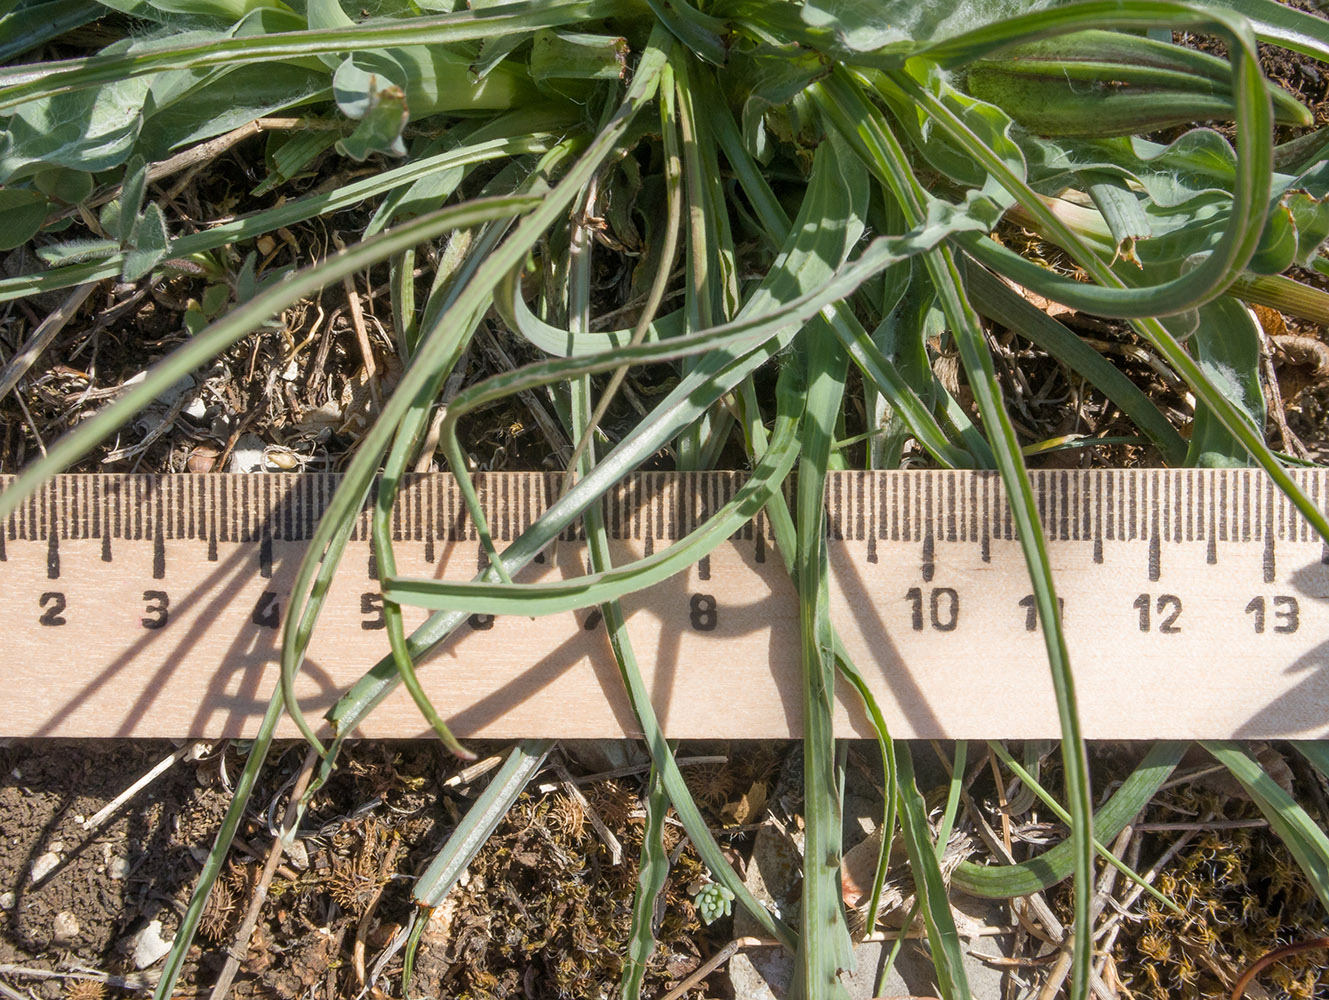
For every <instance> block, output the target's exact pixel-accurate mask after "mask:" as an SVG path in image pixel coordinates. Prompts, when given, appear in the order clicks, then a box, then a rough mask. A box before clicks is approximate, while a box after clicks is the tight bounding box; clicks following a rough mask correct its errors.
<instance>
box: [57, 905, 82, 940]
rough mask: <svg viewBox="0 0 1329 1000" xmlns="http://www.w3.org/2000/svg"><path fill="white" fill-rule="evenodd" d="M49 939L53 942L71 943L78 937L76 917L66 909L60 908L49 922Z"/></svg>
mask: <svg viewBox="0 0 1329 1000" xmlns="http://www.w3.org/2000/svg"><path fill="white" fill-rule="evenodd" d="M51 932H52V933H51V940H52V941H53V942H54V943H55V944H61V945H64V944H71V943H73V941H74V939H75V938H77V937H78V932H79V926H78V918H77V917H75V916H74V914H72V913H70V912H69V911H68V910H61V911H60V912H59V913H57V914H56V915H55V920H54V921H53V922H52V924H51Z"/></svg>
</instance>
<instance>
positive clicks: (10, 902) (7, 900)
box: [0, 892, 18, 910]
mask: <svg viewBox="0 0 1329 1000" xmlns="http://www.w3.org/2000/svg"><path fill="white" fill-rule="evenodd" d="M17 902H18V897H17V896H15V895H14V894H13V893H12V892H3V893H0V910H12V909H13V908H14V904H15V903H17Z"/></svg>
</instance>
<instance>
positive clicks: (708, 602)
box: [690, 594, 720, 632]
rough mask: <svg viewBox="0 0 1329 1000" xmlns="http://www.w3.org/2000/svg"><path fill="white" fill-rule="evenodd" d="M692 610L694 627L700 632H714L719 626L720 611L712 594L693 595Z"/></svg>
mask: <svg viewBox="0 0 1329 1000" xmlns="http://www.w3.org/2000/svg"><path fill="white" fill-rule="evenodd" d="M690 607H691V608H692V614H691V616H690V617H691V619H692V627H693V628H694V629H696V630H697V631H698V632H714V631H715V626H716V625H718V624H719V617H720V611H719V608H718V607H716V604H715V598H714V597H712V596H711V595H710V594H693V595H692V601H691V603H690Z"/></svg>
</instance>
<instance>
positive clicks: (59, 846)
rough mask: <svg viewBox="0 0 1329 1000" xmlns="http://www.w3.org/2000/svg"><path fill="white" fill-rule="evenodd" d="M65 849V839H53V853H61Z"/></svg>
mask: <svg viewBox="0 0 1329 1000" xmlns="http://www.w3.org/2000/svg"><path fill="white" fill-rule="evenodd" d="M64 849H65V842H64V841H63V840H53V841H51V853H52V854H59V853H60V852H61V851H63V850H64Z"/></svg>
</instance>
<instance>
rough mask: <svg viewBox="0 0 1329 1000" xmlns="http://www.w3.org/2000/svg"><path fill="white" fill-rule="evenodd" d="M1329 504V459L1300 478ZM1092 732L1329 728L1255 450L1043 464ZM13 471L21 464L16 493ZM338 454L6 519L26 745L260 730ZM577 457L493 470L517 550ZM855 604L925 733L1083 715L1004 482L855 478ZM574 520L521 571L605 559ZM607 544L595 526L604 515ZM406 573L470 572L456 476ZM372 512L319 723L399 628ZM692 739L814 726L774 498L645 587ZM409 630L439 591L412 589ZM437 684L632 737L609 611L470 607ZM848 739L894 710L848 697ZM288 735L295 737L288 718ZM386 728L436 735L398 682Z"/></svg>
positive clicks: (842, 501)
mask: <svg viewBox="0 0 1329 1000" xmlns="http://www.w3.org/2000/svg"><path fill="white" fill-rule="evenodd" d="M1293 475H1294V476H1295V477H1296V478H1297V479H1298V481H1299V482H1300V484H1301V486H1302V487H1303V489H1304V490H1305V491H1306V493H1307V494H1308V495H1309V496H1310V497H1311V498H1312V500H1313V501H1314V502H1315V503H1316V504H1317V505H1319V506H1322V507H1323V506H1325V505H1327V504H1329V470H1298V471H1296V472H1294V473H1293ZM1031 480H1032V482H1033V486H1034V490H1035V494H1036V496H1037V500H1038V510H1039V515H1040V519H1041V520H1042V523H1043V526H1044V530H1045V533H1046V535H1047V537H1048V542H1049V550H1050V554H1051V562H1052V566H1053V571H1054V579H1055V581H1056V584H1057V588H1058V594H1059V596H1060V598H1061V600H1062V608H1063V618H1064V624H1065V629H1066V635H1067V642H1068V645H1069V648H1070V653H1071V662H1072V667H1073V670H1074V674H1075V678H1076V684H1077V688H1078V693H1079V701H1080V706H1081V715H1082V721H1083V725H1084V730H1085V734H1086V736H1088V737H1090V738H1100V739H1137V738H1138V739H1154V738H1228V737H1249V738H1274V737H1288V738H1322V737H1324V736H1325V735H1326V734H1329V548H1326V547H1325V546H1324V545H1323V544H1322V542H1321V540H1320V539H1319V538H1318V536H1316V535H1315V534H1314V532H1312V531H1311V530H1310V528H1309V526H1308V525H1307V523H1306V522H1305V520H1304V519H1303V518H1302V517H1301V516H1300V515H1299V514H1298V513H1297V512H1296V510H1295V509H1294V508H1293V506H1292V504H1291V503H1290V502H1289V501H1288V500H1287V499H1286V498H1285V497H1284V496H1283V495H1282V494H1281V493H1280V492H1279V491H1278V490H1277V489H1276V488H1275V487H1274V485H1273V483H1272V481H1271V480H1270V479H1269V478H1268V477H1267V476H1266V475H1264V474H1263V473H1262V472H1259V471H1257V470H1249V469H1226V470H1196V469H1185V470H1150V469H1145V470H1092V471H1059V470H1058V471H1040V472H1033V473H1031ZM9 481H10V480H9V479H7V478H0V487H3V486H4V485H7V483H8V482H9ZM743 481H744V475H743V474H742V473H654V472H648V473H638V474H635V475H633V476H630V477H628V478H627V479H626V480H625V481H624V482H622V483H620V484H619V485H618V486H617V487H616V488H615V489H614V490H612V491H611V492H610V494H608V496H607V497H606V500H605V508H606V518H605V520H606V523H607V527H608V530H609V534H610V536H611V540H612V548H613V550H614V559H615V564H616V565H622V564H624V563H627V562H628V561H630V560H631V559H633V558H639V557H641V556H642V555H648V554H650V553H652V552H655V551H658V550H660V549H662V548H663V547H665V546H667V545H669V544H671V543H672V542H674V541H676V540H677V539H679V538H681V537H682V536H683V535H685V534H687V533H688V532H689V531H691V530H692V529H694V528H696V527H697V526H699V525H700V524H701V523H703V522H704V520H705V518H706V517H707V515H708V513H710V512H714V511H715V510H717V509H718V508H719V507H720V506H722V505H723V504H724V503H725V502H727V501H728V500H730V499H731V498H732V497H733V496H734V494H735V493H736V492H737V490H738V488H739V487H740V486H741V484H742V482H743ZM338 482H339V477H337V476H334V475H311V474H300V475H282V474H260V475H178V476H139V475H67V476H60V477H56V478H55V479H54V480H52V481H51V482H50V483H48V484H47V485H46V486H45V487H44V488H43V489H42V490H41V491H40V492H39V493H37V494H36V495H34V496H33V497H32V498H30V499H29V500H27V501H26V502H25V503H24V504H23V505H22V506H21V507H20V508H19V509H18V510H17V511H16V512H15V513H14V514H12V515H11V516H10V517H9V518H8V519H7V520H6V521H3V522H0V582H2V584H3V585H0V615H3V618H2V619H0V620H3V622H4V623H5V627H6V636H7V642H6V647H7V649H8V651H9V655H8V656H7V657H6V666H5V676H6V679H7V681H8V683H7V684H6V694H7V697H8V703H9V711H7V712H6V713H4V715H5V723H4V725H3V729H4V730H5V731H4V732H3V733H0V735H7V736H223V735H225V736H238V735H244V734H250V733H252V732H253V731H254V730H255V729H256V727H257V725H258V721H259V718H260V717H261V715H262V712H263V709H264V707H265V703H266V700H267V698H268V696H269V694H270V693H271V691H272V689H273V686H274V684H275V683H276V676H277V670H276V660H277V648H278V643H279V641H280V628H279V626H280V623H281V620H282V616H283V614H284V613H285V611H286V606H287V603H288V598H289V593H290V588H291V584H292V580H293V578H294V574H295V570H296V567H297V565H298V563H299V560H300V557H301V555H302V554H303V551H304V546H305V542H306V540H307V539H308V538H309V537H310V536H311V535H312V533H313V531H314V528H315V526H316V524H317V522H318V518H319V516H320V515H321V513H322V511H323V510H324V509H325V507H326V506H327V503H328V501H329V500H330V499H331V496H332V494H333V491H334V490H335V488H336V486H337V484H338ZM560 482H561V480H560V477H558V476H557V475H555V474H542V473H489V474H483V475H478V476H477V477H476V486H477V489H478V491H479V495H480V498H481V502H482V504H483V508H484V511H485V514H486V518H487V520H488V522H489V524H490V527H491V530H492V532H493V534H494V537H495V539H496V541H497V542H498V544H499V546H500V548H501V547H502V545H503V544H504V543H505V542H508V541H511V540H512V539H514V538H516V537H517V536H518V535H519V534H520V533H521V532H522V531H523V530H524V529H525V528H527V527H529V526H530V524H531V523H532V522H533V521H534V520H535V519H536V518H537V517H539V516H540V514H541V512H542V511H543V510H544V509H545V508H546V507H547V506H548V505H549V503H550V502H551V501H552V499H553V498H555V497H556V496H557V494H558V489H559V486H560ZM827 510H828V523H827V538H828V548H829V552H830V564H831V595H832V597H831V600H832V620H833V621H834V622H835V624H836V627H837V629H838V630H839V633H840V635H841V637H842V639H843V641H844V644H845V647H846V649H847V650H848V652H849V653H850V655H851V656H852V657H853V660H854V662H855V664H856V665H857V666H858V668H859V670H860V672H862V673H863V675H864V676H865V678H866V680H867V682H868V684H869V686H870V687H871V688H872V690H873V692H874V694H875V696H876V698H877V700H878V702H879V704H880V706H881V708H882V710H883V713H884V714H885V716H886V719H887V722H888V724H889V726H890V728H891V732H892V734H893V735H894V736H896V737H901V738H910V737H918V738H983V737H1005V738H1013V739H1019V738H1042V737H1053V736H1056V735H1057V734H1058V731H1059V730H1058V725H1057V716H1056V707H1055V703H1054V700H1053V695H1052V686H1051V682H1050V679H1049V676H1048V668H1047V664H1046V658H1045V654H1044V645H1043V639H1042V636H1041V634H1040V629H1039V625H1038V621H1037V615H1036V613H1035V609H1034V602H1033V597H1032V594H1031V593H1030V590H1031V588H1030V585H1029V582H1028V575H1027V572H1026V570H1025V565H1024V560H1023V556H1022V553H1021V550H1020V546H1019V544H1018V540H1017V539H1016V536H1015V531H1014V526H1013V523H1012V519H1011V514H1010V509H1009V506H1008V504H1007V502H1006V497H1005V493H1004V491H1003V489H1002V485H1001V482H1000V479H999V477H998V476H997V474H996V473H990V472H967V471H964V472H954V471H898V472H841V473H833V474H831V476H830V477H829V480H828V485H827ZM579 532H580V527H579V524H574V525H573V526H571V527H569V528H568V529H567V530H566V531H565V532H564V533H563V535H562V536H561V539H562V540H561V542H560V544H559V545H558V546H557V547H556V548H552V549H547V550H546V551H545V553H542V555H541V556H539V557H537V559H536V561H535V562H534V563H533V564H532V565H530V566H529V567H528V568H527V569H526V570H525V571H523V573H522V574H521V575H520V576H519V577H518V579H519V580H523V581H538V580H542V579H556V578H559V577H564V576H580V575H582V574H584V573H585V572H586V571H587V569H586V562H585V550H584V545H581V544H579ZM580 537H583V538H584V535H581V536H580ZM393 538H394V549H395V553H396V557H397V561H398V573H399V575H404V576H428V577H438V578H442V577H446V578H449V579H469V578H471V577H472V576H473V575H474V574H475V572H476V570H477V567H479V566H482V565H483V564H484V559H483V554H482V551H481V548H480V544H479V541H478V537H477V534H476V527H475V524H474V522H473V521H472V519H471V518H470V517H469V516H468V513H467V511H466V509H465V506H464V504H463V503H462V500H461V494H460V491H459V490H458V489H457V486H456V483H455V481H454V480H452V479H451V477H449V476H446V475H425V476H415V477H411V478H409V479H408V480H407V482H406V484H405V486H404V489H403V491H402V494H401V496H400V498H399V502H398V504H397V507H396V510H395V512H394V517H393ZM377 575H378V574H377V567H376V559H375V555H374V552H373V551H372V547H371V545H370V542H369V517H368V514H367V513H362V514H361V515H360V519H359V521H358V523H357V525H356V527H355V530H354V533H353V535H352V539H351V542H350V544H349V546H348V548H347V551H346V554H345V556H344V558H343V560H342V562H341V565H340V568H339V570H338V574H337V576H336V578H335V580H334V583H333V585H332V587H331V590H330V592H329V596H328V601H327V604H326V605H325V608H324V612H323V615H322V617H321V619H320V621H319V626H318V629H317V630H316V633H315V638H314V641H313V643H312V645H311V647H310V652H309V655H308V657H307V660H306V664H305V668H304V670H303V672H302V675H301V681H300V683H301V687H300V697H301V702H302V704H303V705H304V706H305V708H306V711H307V712H308V713H309V714H310V715H311V716H312V717H317V716H319V715H321V714H322V712H324V711H326V710H327V708H328V707H330V706H331V704H332V703H333V702H334V701H335V700H336V698H337V697H338V696H339V694H340V693H341V692H342V691H344V690H345V689H346V688H347V687H348V686H349V685H350V684H351V683H353V682H354V681H355V680H356V679H357V678H358V677H359V676H360V675H361V674H362V673H363V672H364V670H365V669H367V668H368V667H369V666H370V665H372V664H373V663H374V662H375V661H377V660H378V659H379V658H380V657H381V656H383V655H384V654H385V653H386V652H387V649H388V644H387V638H386V634H385V632H384V630H383V616H382V599H381V595H380V593H379V590H378V583H377ZM623 604H624V609H625V611H626V613H627V615H628V622H629V630H630V634H631V637H632V640H633V647H634V650H635V652H636V655H637V658H638V660H639V661H640V664H641V669H642V672H643V675H644V677H645V680H646V684H647V687H648V689H649V690H650V691H651V692H652V696H653V700H654V703H655V707H656V711H657V713H658V715H659V716H660V719H661V721H662V722H663V724H664V727H665V730H666V732H667V733H668V734H669V735H670V736H675V737H692V738H695V737H723V738H734V739H739V738H771V737H786V736H797V735H799V734H800V729H801V706H800V699H801V691H802V683H801V680H800V671H801V665H800V663H799V655H800V653H799V650H800V643H799V637H798V614H797V602H796V598H795V595H794V591H793V587H792V585H791V583H790V581H789V579H788V577H787V575H786V573H785V570H784V566H783V563H782V561H781V559H780V557H779V554H778V553H777V552H776V551H775V550H774V547H773V537H772V534H771V531H770V525H769V523H768V522H767V520H766V518H765V516H764V514H759V515H758V516H757V517H756V518H755V519H754V520H753V521H751V522H749V523H748V524H747V525H746V526H745V527H743V528H742V529H741V530H740V531H738V532H736V533H735V534H734V535H733V536H732V537H731V538H730V539H729V540H728V541H727V542H725V543H724V544H723V545H721V546H720V547H719V548H717V549H716V550H714V551H713V552H712V553H711V554H710V555H709V556H707V557H705V558H703V559H701V560H699V561H698V562H697V563H696V564H694V565H693V566H692V567H690V568H689V569H688V571H687V572H685V573H681V574H679V575H678V576H676V577H674V578H673V579H671V580H668V581H666V582H664V583H661V584H659V585H657V586H655V587H652V588H650V589H649V590H645V591H642V592H640V593H637V594H633V595H629V596H628V597H626V598H625V599H624V601H623ZM405 614H406V619H407V624H408V626H410V627H413V626H414V625H416V624H418V623H419V622H421V621H423V620H424V617H425V614H426V613H425V612H424V611H421V610H419V609H411V608H407V609H406V611H405ZM420 676H421V679H422V682H423V683H424V685H425V687H426V690H427V691H428V692H429V694H430V696H431V698H432V699H433V700H434V702H435V704H436V705H437V706H438V707H439V709H440V712H441V714H442V715H443V716H444V717H445V718H446V719H448V720H449V723H450V725H452V727H453V728H454V730H455V731H456V732H457V733H458V734H459V735H461V736H463V737H472V738H479V737H486V738H488V737H503V738H506V737H516V736H523V737H533V736H551V737H561V738H573V737H588V738H589V737H618V736H624V735H629V736H631V735H636V731H635V722H634V720H633V717H632V713H631V711H630V709H629V708H628V705H627V701H626V698H625V697H624V695H623V693H622V690H621V682H620V680H619V677H618V672H617V667H616V666H615V663H614V660H613V657H612V654H611V653H610V649H609V643H608V641H607V637H606V634H605V629H604V626H603V623H602V621H601V620H600V614H599V612H598V611H597V610H595V609H594V608H586V609H582V610H579V611H576V612H569V613H564V614H558V615H550V616H547V617H541V618H536V619H531V618H526V617H521V616H516V615H506V616H499V617H498V618H494V617H492V616H487V615H472V616H470V618H469V620H468V621H467V622H466V623H465V624H464V625H463V626H462V627H461V628H460V629H459V630H457V632H456V633H454V635H453V636H451V637H449V639H448V640H447V641H446V643H445V644H444V645H443V646H442V647H441V648H440V649H439V650H438V651H437V652H435V653H434V654H433V655H432V656H431V657H430V658H428V659H427V660H426V661H425V662H424V664H423V665H422V667H421V671H420ZM839 694H840V705H839V708H838V714H837V722H836V728H837V733H839V734H840V735H843V736H855V735H857V736H866V735H869V733H870V730H869V728H868V725H867V723H866V721H865V719H864V716H863V714H862V712H861V710H860V708H859V707H858V704H857V696H856V695H854V694H853V693H852V692H850V691H849V690H848V689H845V690H842V691H840V692H839ZM285 732H286V733H288V734H293V733H294V729H293V727H288V728H287V729H286V730H285ZM362 732H363V734H364V735H366V736H376V737H389V736H391V737H405V736H416V735H422V734H424V733H425V732H426V727H425V726H424V724H423V723H422V722H421V720H420V717H419V715H418V713H417V712H416V710H415V707H414V705H413V704H412V703H411V702H410V700H409V698H408V697H406V696H405V694H404V693H403V692H402V691H400V690H399V691H397V692H394V694H393V695H392V696H390V697H389V698H388V700H387V701H385V702H384V703H383V704H382V705H381V706H380V707H379V708H378V709H377V710H376V711H375V712H374V714H372V715H371V716H370V717H369V719H368V721H367V722H366V723H365V725H364V728H363V730H362Z"/></svg>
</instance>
